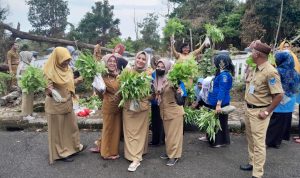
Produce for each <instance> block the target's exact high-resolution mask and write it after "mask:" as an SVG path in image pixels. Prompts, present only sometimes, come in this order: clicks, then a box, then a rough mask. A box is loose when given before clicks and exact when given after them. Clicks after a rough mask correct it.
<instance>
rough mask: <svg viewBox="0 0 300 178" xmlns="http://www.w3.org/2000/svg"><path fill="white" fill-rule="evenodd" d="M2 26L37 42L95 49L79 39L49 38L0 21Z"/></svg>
mask: <svg viewBox="0 0 300 178" xmlns="http://www.w3.org/2000/svg"><path fill="white" fill-rule="evenodd" d="M0 27H2V28H4V29H5V30H8V31H10V32H11V33H12V36H14V37H18V38H21V39H27V40H32V41H37V42H47V43H53V44H62V45H71V46H77V47H78V48H86V49H94V45H93V44H88V43H82V42H79V41H70V40H65V39H58V38H49V37H45V36H40V35H34V34H30V33H27V32H23V31H20V30H18V29H15V28H12V27H11V26H9V25H8V24H5V23H2V22H0ZM101 50H102V51H105V52H112V49H109V48H105V47H101Z"/></svg>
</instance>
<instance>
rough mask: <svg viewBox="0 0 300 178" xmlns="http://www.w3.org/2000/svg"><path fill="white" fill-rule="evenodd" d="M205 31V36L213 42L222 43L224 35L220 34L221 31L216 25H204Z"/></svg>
mask: <svg viewBox="0 0 300 178" xmlns="http://www.w3.org/2000/svg"><path fill="white" fill-rule="evenodd" d="M204 27H205V29H206V35H207V36H208V37H209V38H210V39H211V40H212V41H213V42H214V43H218V42H222V41H224V35H223V33H222V30H221V29H220V28H218V27H217V26H216V25H212V24H205V25H204Z"/></svg>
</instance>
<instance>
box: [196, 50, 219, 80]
mask: <svg viewBox="0 0 300 178" xmlns="http://www.w3.org/2000/svg"><path fill="white" fill-rule="evenodd" d="M213 55H214V53H213V50H212V49H207V50H206V51H205V52H204V55H203V58H202V59H201V60H200V61H199V65H198V66H199V75H200V76H201V77H203V78H205V77H207V76H212V75H214V74H215V73H216V67H215V66H214V65H213V63H212V58H213Z"/></svg>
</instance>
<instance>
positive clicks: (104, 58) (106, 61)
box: [102, 54, 119, 76]
mask: <svg viewBox="0 0 300 178" xmlns="http://www.w3.org/2000/svg"><path fill="white" fill-rule="evenodd" d="M111 58H114V59H115V60H116V63H118V59H117V57H116V56H114V55H113V54H106V55H105V56H103V58H102V60H103V62H104V64H105V67H106V68H107V69H108V61H109V59H111ZM108 74H109V75H112V76H117V75H118V74H119V70H118V67H117V64H116V69H115V71H109V70H108Z"/></svg>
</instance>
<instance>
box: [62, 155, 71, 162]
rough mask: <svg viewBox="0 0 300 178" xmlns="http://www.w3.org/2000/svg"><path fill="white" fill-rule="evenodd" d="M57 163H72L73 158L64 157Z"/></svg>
mask: <svg viewBox="0 0 300 178" xmlns="http://www.w3.org/2000/svg"><path fill="white" fill-rule="evenodd" d="M58 161H63V162H73V161H74V159H73V158H70V157H69V156H68V157H65V158H61V159H58Z"/></svg>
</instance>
